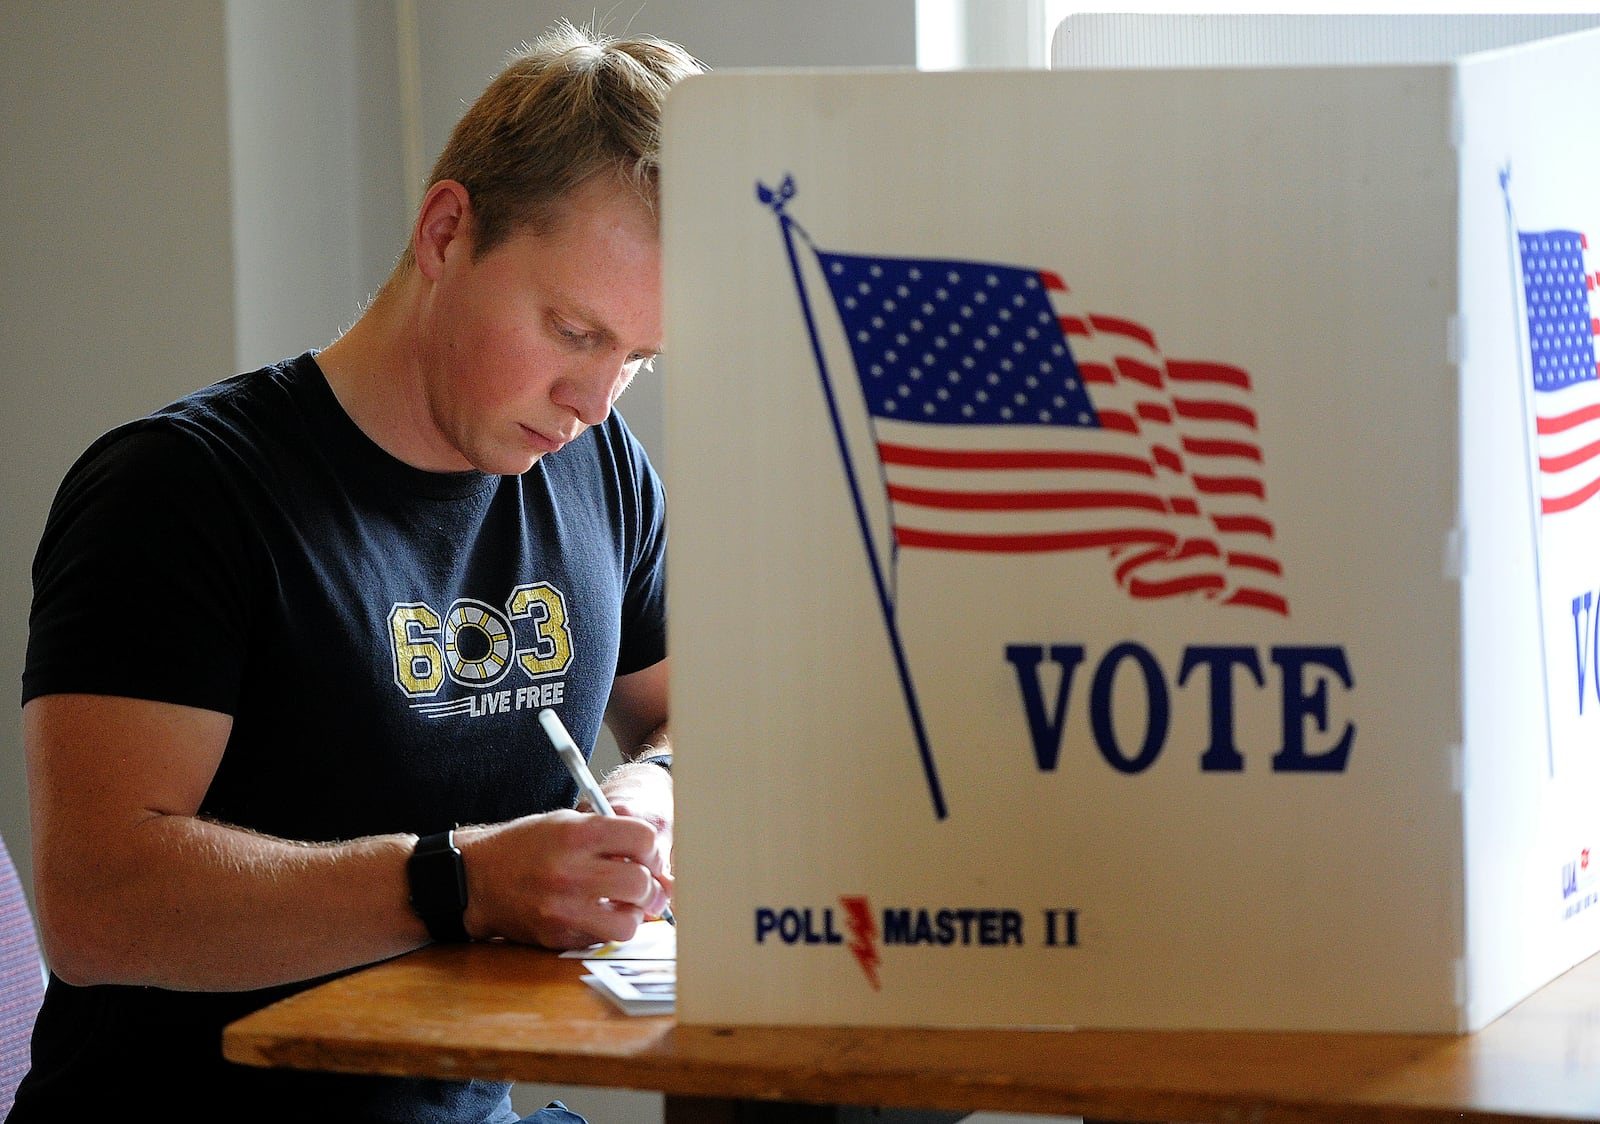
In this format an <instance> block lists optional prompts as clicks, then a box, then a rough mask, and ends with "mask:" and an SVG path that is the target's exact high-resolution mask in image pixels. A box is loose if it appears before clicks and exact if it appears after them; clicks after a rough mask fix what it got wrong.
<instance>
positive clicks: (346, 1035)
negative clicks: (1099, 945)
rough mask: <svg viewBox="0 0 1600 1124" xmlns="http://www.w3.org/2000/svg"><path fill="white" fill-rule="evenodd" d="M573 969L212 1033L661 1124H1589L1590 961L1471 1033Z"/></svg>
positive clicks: (1599, 1108) (297, 1062) (275, 1017)
mask: <svg viewBox="0 0 1600 1124" xmlns="http://www.w3.org/2000/svg"><path fill="white" fill-rule="evenodd" d="M582 974H583V967H582V964H581V962H579V961H577V960H572V959H561V958H559V957H557V956H555V955H554V954H552V953H548V952H543V951H540V950H536V949H529V948H517V947H512V946H508V945H495V944H474V945H435V946H432V947H429V948H425V949H422V950H420V951H418V952H415V953H412V954H410V955H408V956H404V957H400V958H398V959H396V960H391V961H387V962H385V963H382V964H378V965H375V966H373V967H371V968H367V969H364V970H362V971H360V972H357V973H355V974H353V975H350V976H346V977H343V978H341V979H338V980H335V981H333V982H330V983H327V984H324V985H322V986H320V987H317V988H314V989H312V990H310V991H307V992H303V993H301V994H300V995H297V996H294V997H292V998H290V999H287V1000H285V1001H283V1002H281V1003H278V1004H276V1005H274V1006H272V1007H268V1008H266V1009H264V1010H262V1011H258V1012H256V1013H255V1014H253V1015H250V1016H248V1017H246V1018H244V1019H242V1020H240V1021H239V1022H237V1023H234V1024H233V1025H232V1026H230V1027H229V1028H228V1029H227V1031H226V1033H225V1034H224V1036H223V1053H224V1054H225V1055H226V1056H227V1057H229V1058H230V1059H232V1060H234V1061H236V1062H243V1063H246V1064H250V1065H261V1066H290V1067H297V1068H307V1069H328V1070H342V1071H347V1072H354V1073H387V1074H413V1075H420V1076H432V1077H447V1078H465V1077H486V1078H498V1079H503V1080H515V1081H534V1082H543V1083H553V1084H562V1085H588V1086H615V1087H623V1088H631V1089H647V1090H659V1091H661V1092H664V1093H665V1094H666V1100H665V1105H666V1120H667V1122H668V1124H677V1122H689V1121H693V1122H695V1124H716V1122H731V1121H736V1120H738V1121H744V1120H759V1121H771V1120H794V1119H820V1118H823V1117H820V1116H817V1115H815V1114H813V1115H810V1116H808V1115H807V1114H806V1113H805V1111H804V1110H798V1111H796V1112H794V1113H792V1114H791V1115H783V1113H782V1111H781V1110H779V1109H778V1108H777V1106H776V1105H773V1104H770V1103H768V1104H766V1105H765V1106H764V1107H760V1108H758V1109H755V1110H751V1109H750V1107H749V1106H748V1105H745V1107H743V1108H741V1102H750V1101H759V1102H775V1101H784V1102H797V1103H801V1104H813V1105H833V1104H847V1105H878V1106H888V1107H891V1108H893V1107H898V1108H929V1109H945V1110H962V1111H977V1110H980V1109H990V1110H997V1111H1000V1110H1003V1111H1012V1112H1040V1113H1053V1114H1065V1115H1076V1114H1081V1115H1087V1116H1090V1117H1100V1118H1106V1119H1115V1120H1149V1121H1186V1122H1191V1124H1210V1122H1217V1124H1224V1122H1226V1124H1280V1122H1281V1124H1311V1122H1316V1124H1336V1122H1337V1124H1342V1122H1346V1121H1380V1122H1383V1124H1402V1122H1427V1124H1442V1122H1445V1121H1450V1122H1452V1124H1454V1122H1461V1121H1482V1122H1488V1121H1496V1122H1504V1121H1534V1120H1584V1121H1600V956H1597V957H1593V958H1591V959H1590V960H1588V961H1586V962H1585V963H1583V964H1580V965H1579V966H1578V967H1576V968H1574V969H1572V970H1571V971H1570V972H1568V973H1567V974H1566V975H1564V976H1562V977H1561V978H1560V979H1558V980H1556V981H1554V982H1553V983H1551V984H1550V985H1548V986H1547V987H1545V988H1544V989H1542V990H1541V991H1539V992H1538V993H1536V994H1535V995H1533V996H1531V997H1529V998H1528V999H1527V1000H1525V1001H1524V1002H1523V1003H1521V1004H1520V1005H1518V1006H1517V1007H1516V1008H1514V1009H1513V1010H1512V1011H1510V1012H1508V1013H1507V1014H1505V1015H1503V1016H1502V1017H1501V1018H1499V1019H1497V1020H1496V1021H1495V1022H1493V1023H1491V1024H1490V1025H1489V1026H1488V1027H1486V1028H1485V1029H1484V1030H1482V1031H1480V1032H1479V1033H1477V1034H1473V1035H1465V1036H1460V1037H1456V1036H1448V1035H1445V1036H1438V1035H1403V1034H1304V1033H1295V1034H1283V1033H1241V1032H1219V1031H1209V1032H1187V1031H1162V1032H1144V1031H1087V1030H1079V1031H1034V1030H1022V1031H1000V1030H914V1029H912V1030H908V1029H874V1028H839V1027H760V1026H698V1025H696V1026H690V1025H681V1024H679V1023H678V1022H677V1021H676V1019H674V1018H673V1017H672V1016H670V1015H668V1016H651V1017H628V1016H625V1015H622V1014H619V1013H617V1012H615V1011H613V1010H612V1008H611V1007H610V1006H608V1005H607V1004H606V1002H605V1001H604V1000H603V999H601V998H600V997H599V996H597V995H595V994H594V993H593V992H591V991H590V990H589V989H588V988H587V987H586V986H584V985H582V984H580V983H579V982H578V978H579V976H581V975H582Z"/></svg>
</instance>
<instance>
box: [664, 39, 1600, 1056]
mask: <svg viewBox="0 0 1600 1124" xmlns="http://www.w3.org/2000/svg"><path fill="white" fill-rule="evenodd" d="M1439 20H1440V21H1441V22H1439V23H1437V24H1434V25H1431V26H1432V29H1433V30H1434V31H1437V32H1438V33H1439V34H1441V35H1444V36H1446V37H1448V34H1449V33H1450V31H1451V28H1452V27H1458V26H1459V25H1454V24H1449V18H1446V17H1439ZM1366 22H1367V23H1368V24H1370V25H1371V26H1370V28H1368V29H1366V30H1362V31H1360V34H1361V35H1362V36H1365V39H1364V40H1363V41H1371V42H1373V43H1376V44H1378V47H1376V48H1374V50H1375V53H1376V54H1377V56H1378V57H1379V58H1380V59H1381V58H1382V57H1383V55H1382V51H1381V44H1382V38H1383V34H1384V28H1383V27H1382V26H1381V24H1382V21H1381V19H1377V20H1373V19H1368V20H1366ZM1411 33H1413V34H1415V33H1417V29H1416V27H1415V26H1413V27H1412V28H1411ZM1421 33H1422V34H1424V35H1426V34H1430V33H1432V32H1430V31H1429V29H1428V28H1424V29H1423V31H1422V32H1421ZM1514 38H1516V36H1514V35H1508V37H1506V38H1505V39H1503V40H1501V41H1503V42H1507V43H1510V42H1512V41H1513V39H1514ZM1522 38H1527V36H1522ZM1597 113H1600V33H1592V32H1579V33H1575V34H1570V35H1562V36H1556V37H1548V38H1542V39H1535V40H1533V41H1531V42H1525V43H1521V44H1520V45H1515V46H1508V47H1505V48H1504V49H1498V50H1485V51H1480V52H1476V53H1468V54H1462V55H1459V56H1457V55H1455V54H1453V53H1448V52H1441V53H1440V54H1438V56H1437V57H1436V58H1435V59H1434V61H1407V62H1400V63H1394V62H1382V61H1378V62H1370V63H1340V64H1339V65H1308V64H1303V63H1302V64H1296V65H1268V64H1262V63H1256V64H1251V65H1244V64H1233V65H1214V66H1167V65H1155V66H1141V67H1138V68H1132V67H1129V68H1112V67H1108V66H1096V65H1084V66H1082V67H1074V68H1071V69H1057V70H1054V71H1051V72H993V73H946V74H916V73H898V72H877V73H863V72H827V71H817V72H806V73H783V74H777V73H765V74H762V73H743V74H741V73H728V74H712V75H708V76H705V77H702V78H696V79H693V80H690V81H689V82H687V83H685V84H684V85H683V86H682V87H681V88H680V89H679V90H677V91H676V92H675V93H674V95H673V97H672V99H671V101H670V102H669V108H668V115H667V144H666V150H665V151H666V163H665V165H664V171H663V184H664V223H665V226H664V230H665V235H664V237H665V243H664V249H665V260H666V270H667V278H666V291H667V332H668V350H669V352H670V369H669V371H668V373H667V375H666V378H667V450H668V455H669V458H670V459H669V464H668V470H669V471H668V487H669V495H670V501H671V504H672V552H671V563H670V565H671V573H670V581H671V590H672V593H671V596H672V600H673V615H672V626H671V627H672V635H671V647H672V653H673V696H674V697H673V712H674V736H675V741H676V742H677V743H678V744H679V745H681V746H682V749H683V752H682V755H681V763H680V765H681V767H680V768H679V770H678V801H679V822H680V826H679V829H678V843H677V863H678V867H679V869H680V872H681V881H680V886H679V908H678V917H679V922H680V932H681V937H680V947H679V981H680V986H679V999H678V1004H679V1017H680V1019H682V1020H683V1021H685V1022H765V1023H808V1024H816V1023H823V1024H829V1023H831V1024H865V1025H928V1026H1049V1027H1062V1026H1084V1027H1146V1028H1163V1027H1167V1028H1195V1027H1201V1028H1242V1029H1307V1030H1382V1031H1436V1032H1456V1031H1463V1030H1471V1029H1476V1028H1478V1027H1481V1026H1482V1025H1484V1024H1485V1023H1487V1022H1488V1021H1489V1020H1491V1019H1493V1018H1494V1017H1495V1016H1497V1015H1499V1014H1500V1013H1502V1012H1503V1011H1505V1010H1506V1009H1507V1008H1508V1007H1510V1006H1511V1005H1512V1004H1514V1003H1516V1002H1517V1001H1518V1000H1520V999H1522V998H1523V997H1525V996H1526V995H1527V994H1529V993H1530V992H1531V991H1533V990H1534V989H1536V988H1537V987H1539V986H1541V985H1542V984H1544V983H1545V982H1547V981H1548V980H1550V979H1552V978H1553V977H1554V976H1556V975H1558V974H1559V973H1560V972H1562V971H1564V970H1565V969H1566V968H1567V967H1569V966H1571V965H1572V964H1574V963H1576V962H1577V961H1578V960H1580V959H1582V958H1584V957H1585V956H1588V955H1589V954H1591V953H1593V952H1595V951H1596V950H1597V949H1600V908H1596V906H1597V904H1600V799H1597V798H1600V499H1596V498H1595V493H1596V492H1597V491H1600V457H1597V455H1596V451H1597V449H1600V378H1597V369H1596V344H1595V333H1596V331H1597V330H1600V321H1597V320H1596V317H1597V316H1600V312H1597V308H1600V302H1597V301H1596V300H1595V296H1594V290H1595V284H1596V281H1597V278H1600V273H1597V271H1600V253H1597V251H1596V249H1595V248H1594V247H1592V246H1591V245H1590V242H1589V238H1590V237H1591V235H1592V234H1593V232H1596V231H1600V188H1597V186H1596V185H1600V143H1597V142H1600V129H1597V126H1596V115H1597Z"/></svg>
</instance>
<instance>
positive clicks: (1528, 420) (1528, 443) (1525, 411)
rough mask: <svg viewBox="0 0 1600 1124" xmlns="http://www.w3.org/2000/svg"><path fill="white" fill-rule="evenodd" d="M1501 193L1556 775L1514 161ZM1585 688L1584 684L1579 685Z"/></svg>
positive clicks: (1550, 753)
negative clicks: (1514, 206)
mask: <svg viewBox="0 0 1600 1124" xmlns="http://www.w3.org/2000/svg"><path fill="white" fill-rule="evenodd" d="M1500 194H1501V195H1502V196H1504V197H1505V202H1506V253H1507V254H1508V255H1509V257H1510V259H1511V317H1512V322H1513V325H1514V326H1515V328H1516V333H1515V335H1516V339H1517V341H1518V342H1517V387H1518V389H1519V390H1520V391H1521V394H1522V443H1523V460H1524V463H1526V464H1527V465H1528V469H1529V471H1528V490H1529V496H1528V519H1529V524H1530V530H1531V533H1532V538H1533V596H1534V605H1535V619H1536V620H1537V621H1538V623H1539V677H1540V679H1541V680H1543V696H1542V701H1543V703H1544V748H1545V764H1546V767H1547V768H1548V769H1549V770H1550V775H1551V776H1552V777H1554V776H1555V775H1556V749H1555V731H1554V729H1553V728H1552V726H1551V715H1550V711H1551V704H1550V668H1549V658H1548V657H1547V656H1546V654H1545V637H1544V530H1543V527H1542V524H1541V520H1542V519H1543V515H1542V514H1541V508H1542V503H1541V499H1540V497H1541V494H1542V489H1541V488H1540V486H1539V477H1538V473H1537V472H1535V471H1534V466H1535V465H1537V464H1538V463H1539V460H1538V448H1537V446H1536V445H1535V444H1534V439H1533V437H1532V435H1531V433H1530V430H1531V429H1532V428H1533V425H1534V418H1535V416H1536V413H1537V411H1536V410H1535V408H1534V406H1533V404H1532V403H1531V402H1530V401H1529V395H1530V394H1531V393H1532V387H1533V375H1532V373H1531V372H1530V371H1529V370H1528V367H1527V365H1526V363H1525V362H1524V357H1523V346H1522V342H1521V341H1522V338H1523V335H1524V333H1525V332H1527V331H1529V330H1530V328H1529V325H1528V319H1527V316H1526V315H1525V314H1524V313H1523V311H1522V308H1523V303H1522V255H1521V254H1520V253H1519V252H1518V249H1517V223H1516V216H1515V214H1514V213H1513V211H1512V207H1511V165H1509V164H1507V165H1506V166H1505V167H1504V168H1501V169H1500ZM1579 689H1580V690H1581V689H1582V685H1581V684H1580V685H1579Z"/></svg>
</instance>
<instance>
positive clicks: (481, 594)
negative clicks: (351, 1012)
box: [11, 353, 666, 1121]
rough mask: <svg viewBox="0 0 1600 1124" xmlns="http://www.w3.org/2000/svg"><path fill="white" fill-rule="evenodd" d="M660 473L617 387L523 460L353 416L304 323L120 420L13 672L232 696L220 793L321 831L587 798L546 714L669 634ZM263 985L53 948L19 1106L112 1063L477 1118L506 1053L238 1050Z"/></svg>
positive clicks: (218, 805) (244, 819) (216, 783)
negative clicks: (389, 439) (259, 1059)
mask: <svg viewBox="0 0 1600 1124" xmlns="http://www.w3.org/2000/svg"><path fill="white" fill-rule="evenodd" d="M665 570H666V567H665V523H664V498H663V495H662V489H661V483H660V480H659V479H658V477H657V476H656V474H655V472H654V471H653V470H652V468H651V467H650V465H649V463H648V460H647V458H646V456H645V453H644V451H643V449H642V448H641V446H640V445H639V444H638V442H637V441H636V440H635V439H634V438H633V436H632V434H631V433H630V432H629V431H628V429H627V426H626V425H625V424H624V423H623V421H622V419H621V418H620V417H619V416H618V415H616V414H613V415H612V416H611V418H610V420H608V421H607V422H606V423H605V424H603V425H601V426H598V427H596V428H594V429H591V430H590V431H588V432H587V433H585V434H584V435H583V436H582V437H581V438H579V439H578V440H577V441H575V442H573V443H572V444H571V445H569V446H567V447H566V448H564V449H562V450H561V451H560V452H558V453H555V454H551V455H548V456H546V457H544V458H543V459H541V460H540V461H539V463H538V464H536V465H535V466H534V467H533V469H532V470H530V471H529V472H527V473H525V474H523V475H521V476H489V475H485V474H482V473H477V472H465V473H443V474H441V473H429V472H423V471H420V470H417V469H414V468H411V467H410V466H408V465H405V464H403V463H402V462H400V461H397V460H396V459H394V458H393V457H391V456H389V455H388V454H387V453H385V452H384V451H383V450H382V449H381V448H379V447H378V446H377V445H376V444H374V443H373V442H372V441H371V440H369V439H368V438H367V437H366V436H365V435H364V434H363V433H362V432H361V431H360V430H359V429H358V428H357V427H356V425H355V424H354V423H353V422H352V421H351V420H350V418H349V417H348V415H346V414H345V413H344V411H343V409H342V408H341V407H340V406H339V404H338V401H337V399H336V398H335V397H334V396H333V393H332V391H331V389H330V388H329V387H328V384H327V381H326V380H325V378H324V377H323V374H322V372H321V370H320V368H319V367H318V366H317V364H316V360H315V357H314V355H313V354H311V353H308V354H306V355H302V356H300V357H299V358H297V359H294V360H290V361H287V362H285V363H283V364H280V365H276V366H272V367H267V368H265V369H263V370H260V371H256V372H253V373H250V374H246V375H240V376H238V377H236V378H233V379H229V380H227V381H226V382H222V383H219V384H216V385H215V386H212V387H208V388H206V389H204V390H201V391H198V392H196V393H195V394H193V395H191V396H189V397H187V398H185V399H183V400H181V401H179V402H177V403H175V404H173V405H172V406H169V407H167V408H165V409H163V410H160V411H158V412H157V413H155V414H153V415H151V416H150V417H147V418H144V419H141V420H139V421H136V422H132V423H129V424H128V425H125V426H122V427H120V428H118V429H116V430H113V431H112V432H110V433H108V434H106V435H105V436H104V437H102V438H101V439H100V440H99V441H97V442H96V443H95V444H94V445H92V446H91V447H90V449H89V450H88V451H87V452H86V453H85V454H84V455H83V457H81V458H80V459H79V461H78V462H77V463H76V464H75V465H74V466H73V468H72V469H71V470H70V472H69V473H68V475H67V477H66V479H65V481H64V482H63V484H62V486H61V488H60V490H59V492H58V494H57V497H56V501H55V504H54V506H53V507H52V509H51V513H50V517H49V519H48V521H47V524H46V527H45V531H44V535H43V537H42V539H41V543H40V546H39V551H38V555H37V557H36V559H35V563H34V602H33V610H32V615H31V618H30V633H29V639H28V652H27V661H26V666H25V668H24V672H23V700H24V702H26V701H27V700H28V699H31V698H35V697H38V696H40V695H46V694H57V693H63V692H79V693H92V694H105V695H117V696H125V697H133V698H143V699H153V700H158V701H162V702H171V703H179V704H183V705H186V706H193V707H200V708H204V709H207V710H213V711H220V712H222V713H225V714H230V715H232V716H233V728H232V732H231V734H230V737H229V740H228V744H227V747H226V749H225V752H224V753H223V757H222V761H221V764H220V766H219V768H218V770H217V773H216V776H215V777H214V779H213V780H212V782H211V786H210V788H209V790H208V791H207V793H206V795H205V798H204V800H203V801H202V804H201V808H200V812H201V814H203V815H205V816H208V817H212V818H215V819H217V820H220V821H223V822H225V823H229V824H234V825H238V826H240V827H246V828H251V829H254V830H257V831H262V832H266V833H269V834H272V835H277V836H282V837H285V838H290V839H299V840H307V841H327V840H338V839H349V838H354V837H358V836H362V835H369V834H377V833H384V832H397V831H410V832H416V833H418V834H426V833H429V832H434V831H441V830H443V829H445V828H447V827H451V826H453V825H456V824H465V823H492V822H498V821H501V820H505V819H510V818H512V817H515V816H519V815H524V814H527V813H532V812H541V811H549V810H551V809H554V808H560V807H570V806H571V805H572V803H573V802H574V799H575V796H576V792H575V789H574V787H573V784H572V782H571V780H570V779H569V778H568V776H567V774H566V772H565V770H564V769H563V768H562V767H561V764H560V760H559V758H558V757H557V755H556V753H555V751H554V749H553V748H552V747H551V746H550V744H549V742H548V740H547V739H546V738H545V736H544V734H543V731H542V730H541V729H540V727H539V725H538V722H537V719H536V715H537V713H538V711H539V710H540V709H541V708H543V707H545V706H550V707H553V708H554V709H555V710H556V712H557V713H558V714H560V716H561V719H562V721H563V722H564V723H565V724H566V726H567V728H568V729H569V730H570V731H571V732H572V734H573V737H574V739H575V740H577V741H578V743H579V744H580V745H585V746H589V745H593V743H594V740H595V738H596V736H597V735H598V733H599V729H600V725H601V721H602V718H603V715H604V709H605V704H606V699H607V697H608V695H609V692H610V688H611V683H612V680H613V679H614V678H615V677H616V676H618V675H624V674H628V673H630V672H634V671H639V670H642V669H644V668H647V667H649V666H651V665H652V664H655V663H657V662H659V661H660V660H661V659H663V658H664V657H665V654H666V635H665V598H666V592H665ZM302 986H305V985H304V984H301V985H291V986H289V987H285V988H273V989H269V990H267V991H254V992H244V993H216V994H213V993H193V992H173V991H166V990H163V989H159V988H132V987H107V986H102V987H87V988H77V987H71V986H69V985H66V984H63V983H62V982H61V981H60V980H58V979H55V978H52V979H51V981H50V985H49V988H48V989H47V994H46V998H45V1004H44V1009H43V1011H42V1012H41V1013H40V1016H39V1022H38V1026H37V1029H36V1031H35V1036H34V1055H33V1069H32V1071H31V1072H30V1073H29V1075H28V1077H27V1079H26V1080H25V1081H24V1083H23V1086H22V1088H21V1090H19V1094H18V1099H17V1108H16V1109H15V1111H14V1114H13V1116H12V1117H11V1119H12V1120H15V1121H25V1120H33V1119H51V1120H56V1119H71V1118H76V1116H75V1114H76V1113H79V1112H85V1111H88V1110H89V1109H91V1108H94V1107H97V1102H98V1100H99V1098H98V1096H96V1094H95V1090H97V1089H110V1090H115V1091H116V1093H115V1096H116V1098H117V1100H118V1102H119V1103H122V1104H144V1105H147V1106H149V1107H151V1108H152V1109H153V1110H154V1111H155V1112H156V1114H157V1115H159V1116H162V1117H164V1118H167V1119H186V1118H187V1117H188V1116H189V1115H190V1114H193V1115H195V1116H204V1117H205V1118H207V1119H210V1118H212V1117H213V1116H221V1117H222V1118H225V1119H229V1120H239V1119H244V1118H245V1116H244V1115H241V1114H243V1113H249V1114H252V1118H255V1117H256V1116H259V1118H261V1119H272V1118H276V1119H285V1118H287V1119H293V1118H299V1117H301V1116H302V1115H304V1114H305V1113H307V1111H308V1110H309V1111H310V1112H311V1114H312V1115H313V1116H315V1117H319V1118H326V1119H340V1120H404V1121H481V1120H489V1119H495V1120H498V1119H500V1118H501V1117H500V1116H499V1115H496V1114H497V1113H500V1112H501V1111H502V1106H503V1105H504V1101H505V1089H506V1086H504V1085H501V1084H495V1083H488V1084H485V1083H457V1082H432V1081H412V1080H405V1079H389V1078H371V1077H346V1076H335V1075H330V1074H296V1073H292V1072H289V1071H282V1070H252V1069H249V1068H247V1067H242V1066H235V1065H232V1064H230V1063H227V1062H225V1061H223V1060H222V1058H221V1054H220V1041H221V1030H222V1027H223V1026H224V1025H226V1024H227V1023H228V1022H229V1021H231V1020H233V1019H235V1018H238V1017H240V1016H241V1015H243V1014H245V1013H247V1012H249V1011H251V1010H254V1009H256V1008H258V1007H260V1006H262V1005H264V1004H265V1003H267V1002H271V1001H273V1000H276V999H278V998H280V997H282V996H284V995H286V994H289V993H291V992H293V991H295V990H298V988H299V987H302Z"/></svg>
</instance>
